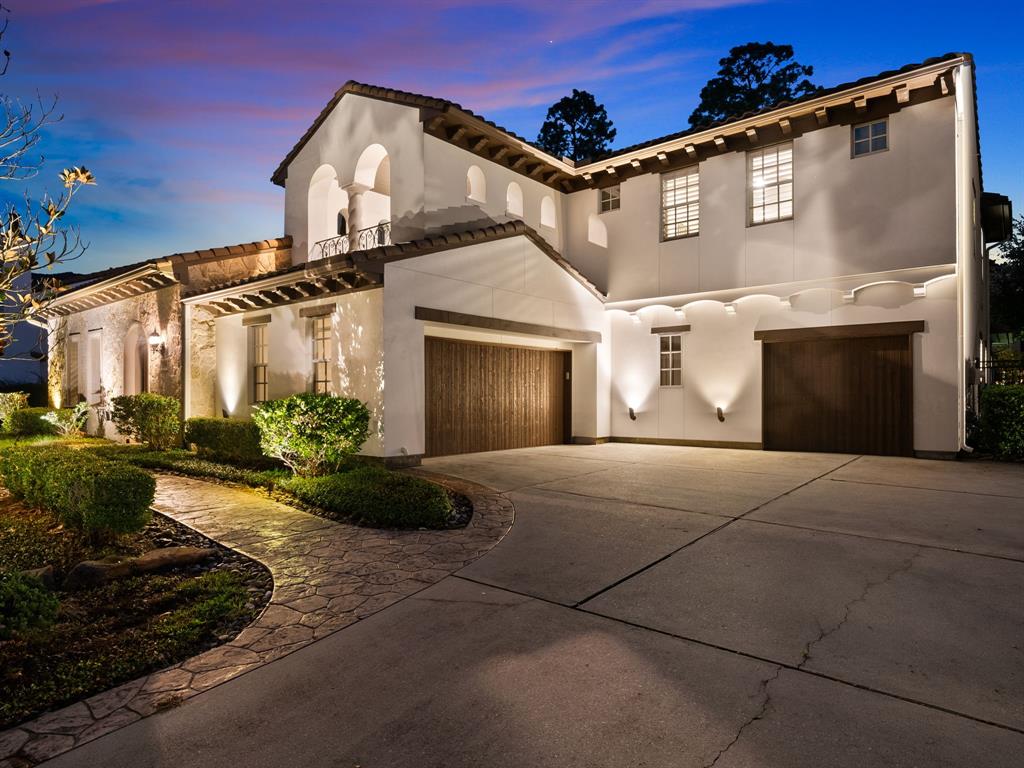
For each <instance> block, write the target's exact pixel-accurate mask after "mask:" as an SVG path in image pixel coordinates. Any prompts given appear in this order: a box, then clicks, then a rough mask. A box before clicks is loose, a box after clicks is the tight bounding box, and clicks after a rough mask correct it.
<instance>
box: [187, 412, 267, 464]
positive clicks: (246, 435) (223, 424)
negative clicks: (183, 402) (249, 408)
mask: <svg viewBox="0 0 1024 768" xmlns="http://www.w3.org/2000/svg"><path fill="white" fill-rule="evenodd" d="M185 444H186V445H188V444H194V445H195V446H196V453H198V454H199V455H200V456H203V457H204V458H210V459H217V460H220V461H229V462H231V463H233V464H249V465H252V464H262V463H266V462H267V461H268V459H267V457H266V456H264V455H263V451H262V450H261V449H260V428H259V427H258V426H256V423H255V422H253V421H246V420H243V419H216V418H214V419H210V418H201V417H195V418H191V419H188V420H186V421H185Z"/></svg>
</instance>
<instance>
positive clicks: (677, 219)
mask: <svg viewBox="0 0 1024 768" xmlns="http://www.w3.org/2000/svg"><path fill="white" fill-rule="evenodd" d="M699 233H700V172H699V171H698V170H697V168H692V169H691V170H689V171H684V172H683V173H679V174H674V175H672V176H662V177H661V239H662V240H672V239H674V238H677V237H688V236H690V235H696V234H699Z"/></svg>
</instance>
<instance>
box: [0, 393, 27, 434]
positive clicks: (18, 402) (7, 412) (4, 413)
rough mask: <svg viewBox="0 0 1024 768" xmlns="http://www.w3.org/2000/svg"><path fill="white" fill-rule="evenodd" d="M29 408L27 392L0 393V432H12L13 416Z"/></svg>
mask: <svg viewBox="0 0 1024 768" xmlns="http://www.w3.org/2000/svg"><path fill="white" fill-rule="evenodd" d="M27 407H28V393H27V392H0V431H3V432H10V431H12V430H11V415H12V414H13V413H14V412H15V411H19V410H21V409H22V408H27Z"/></svg>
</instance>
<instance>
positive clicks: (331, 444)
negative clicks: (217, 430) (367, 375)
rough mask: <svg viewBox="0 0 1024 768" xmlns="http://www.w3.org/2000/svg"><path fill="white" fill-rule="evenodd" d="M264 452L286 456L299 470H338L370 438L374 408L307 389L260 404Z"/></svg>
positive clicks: (257, 415)
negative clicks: (297, 393) (369, 409)
mask: <svg viewBox="0 0 1024 768" xmlns="http://www.w3.org/2000/svg"><path fill="white" fill-rule="evenodd" d="M252 419H253V421H254V422H255V423H256V426H257V427H258V428H259V430H260V446H261V447H262V449H263V453H264V454H266V455H267V456H272V457H273V458H275V459H280V460H281V461H282V462H284V464H286V465H287V466H288V468H289V469H291V470H292V471H293V472H294V473H295V474H297V475H301V476H303V477H313V476H317V475H324V474H327V473H330V472H333V471H335V470H337V469H338V467H340V466H341V464H342V462H343V461H344V460H345V459H346V457H348V456H350V455H352V454H354V453H357V452H358V451H359V449H360V448H361V447H362V445H363V443H365V442H366V438H367V437H368V435H369V428H370V412H369V411H368V410H367V408H366V406H365V405H363V403H361V402H360V401H359V400H356V399H354V398H350V397H336V396H335V395H316V394H312V393H309V392H307V393H303V394H299V395H292V396H291V397H286V398H284V399H283V400H271V401H270V402H266V403H261V404H260V405H258V406H256V408H255V410H254V411H253V416H252Z"/></svg>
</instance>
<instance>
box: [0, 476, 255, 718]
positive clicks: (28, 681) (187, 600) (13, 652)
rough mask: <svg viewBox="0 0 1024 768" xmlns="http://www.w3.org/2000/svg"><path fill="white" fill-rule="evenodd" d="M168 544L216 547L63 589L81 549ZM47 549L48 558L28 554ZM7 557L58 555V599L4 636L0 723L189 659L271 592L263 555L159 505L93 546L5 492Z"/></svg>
mask: <svg viewBox="0 0 1024 768" xmlns="http://www.w3.org/2000/svg"><path fill="white" fill-rule="evenodd" d="M170 546H194V547H208V548H212V549H215V550H216V551H217V555H216V556H215V557H214V558H211V559H208V560H206V561H205V562H203V563H202V564H199V565H191V566H184V567H178V568H174V569H170V570H166V571H163V572H160V573H149V574H144V575H137V576H131V577H128V578H124V579H120V580H115V581H111V582H109V583H107V584H103V585H101V586H98V587H94V588H91V589H87V590H82V591H78V592H66V591H61V590H60V584H61V581H62V579H63V577H64V575H66V573H67V571H68V570H69V569H70V568H71V567H72V566H73V565H74V564H75V563H77V562H79V561H81V560H83V559H99V558H101V557H103V556H104V555H111V554H116V555H137V554H141V553H142V552H145V551H148V550H151V549H156V548H161V547H170ZM37 552H45V553H46V558H47V561H48V562H29V561H30V560H32V559H33V558H38V557H39V555H38V554H36V553H37ZM0 559H3V560H5V562H4V567H6V568H11V566H12V565H13V566H14V567H15V569H26V568H29V567H38V566H42V565H53V566H54V570H55V576H56V584H57V591H56V595H57V597H58V598H59V600H60V610H59V613H58V617H57V622H56V623H55V624H54V626H53V627H51V628H49V629H46V630H42V631H38V632H36V633H35V634H33V635H29V636H27V637H21V638H16V639H12V640H7V641H0V729H3V728H6V727H10V726H12V725H16V724H18V723H20V722H24V721H26V720H28V719H31V718H33V717H35V716H37V715H39V714H41V713H43V712H45V711H48V710H52V709H57V708H59V707H62V706H65V705H67V704H70V703H72V702H74V701H78V700H81V699H84V698H87V697H89V696H91V695H93V694H96V693H101V692H103V691H106V690H108V689H110V688H113V687H115V686H116V685H119V684H121V683H124V682H128V681H130V680H133V679H135V678H137V677H140V676H142V675H145V674H148V673H150V672H154V671H156V670H159V669H162V668H164V667H166V666H169V665H171V664H174V663H177V662H179V661H183V660H185V659H187V658H190V657H192V656H195V655H196V654H199V653H201V652H203V651H204V650H207V649H209V648H213V647H215V646H217V645H221V644H223V643H224V642H226V641H228V640H230V639H232V638H233V637H235V636H236V635H237V634H238V633H239V632H240V631H241V630H242V629H243V628H245V627H246V626H248V625H249V624H250V623H252V621H253V620H254V619H255V618H256V617H257V616H258V615H259V614H260V613H261V612H262V610H263V609H264V607H265V606H266V605H267V603H268V602H269V601H270V597H271V592H272V590H273V579H272V577H271V575H270V572H269V571H268V570H267V569H266V568H265V567H264V566H263V565H261V564H260V563H258V562H256V561H254V560H252V559H250V558H248V557H246V556H244V555H242V554H240V553H238V552H236V551H234V550H231V549H228V548H227V547H223V546H221V545H220V544H217V543H216V542H214V541H213V540H211V539H209V538H207V537H206V536H203V535H202V534H200V533H198V532H196V531H194V530H192V529H191V528H189V527H187V526H185V525H182V524H181V523H178V522H176V521H174V520H171V519H170V518H168V517H164V516H163V515H161V514H158V513H157V514H154V515H153V519H152V521H151V522H150V523H149V524H148V525H147V526H146V527H145V529H144V530H143V531H141V532H140V533H138V534H133V535H131V536H126V537H123V538H122V539H121V540H120V541H118V542H117V543H116V544H114V545H108V546H105V547H97V546H93V545H90V544H88V543H87V542H83V541H82V540H81V539H80V537H78V535H77V534H75V533H74V532H71V531H67V530H65V529H63V528H62V527H61V526H60V525H59V524H58V523H57V522H56V521H55V520H54V519H53V518H50V517H48V516H47V515H46V513H42V512H39V511H37V510H31V509H27V508H25V507H24V505H22V504H20V503H19V502H16V501H14V500H13V499H11V498H10V497H9V496H7V495H6V493H0Z"/></svg>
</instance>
